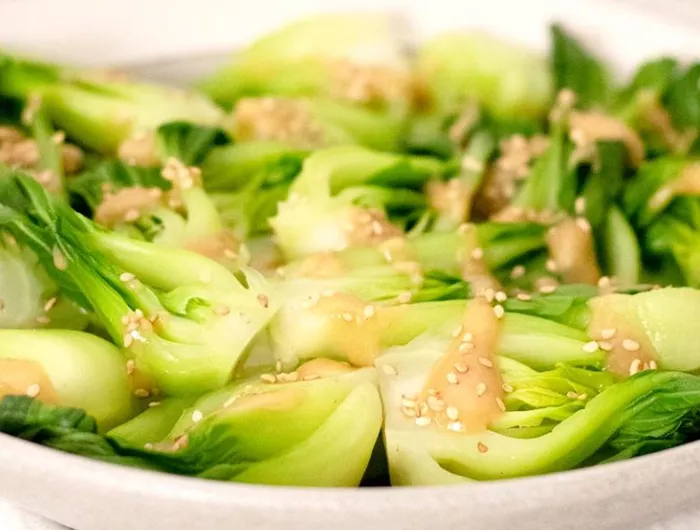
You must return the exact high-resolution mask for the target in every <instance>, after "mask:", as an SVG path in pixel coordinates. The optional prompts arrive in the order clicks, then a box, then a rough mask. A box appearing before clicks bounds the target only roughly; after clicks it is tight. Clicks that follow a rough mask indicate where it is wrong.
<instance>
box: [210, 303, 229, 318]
mask: <svg viewBox="0 0 700 530" xmlns="http://www.w3.org/2000/svg"><path fill="white" fill-rule="evenodd" d="M212 310H213V311H214V314H215V315H218V316H220V317H223V316H226V315H228V314H229V313H230V312H231V308H230V307H229V306H227V305H224V304H217V305H215V306H214V308H213V309H212Z"/></svg>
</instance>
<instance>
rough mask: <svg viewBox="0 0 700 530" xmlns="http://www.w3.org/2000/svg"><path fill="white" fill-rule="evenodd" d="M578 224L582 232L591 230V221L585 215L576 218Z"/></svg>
mask: <svg viewBox="0 0 700 530" xmlns="http://www.w3.org/2000/svg"><path fill="white" fill-rule="evenodd" d="M576 226H578V227H579V229H580V230H581V231H582V232H590V231H591V223H589V222H588V219H586V218H585V217H577V218H576Z"/></svg>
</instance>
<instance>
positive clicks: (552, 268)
mask: <svg viewBox="0 0 700 530" xmlns="http://www.w3.org/2000/svg"><path fill="white" fill-rule="evenodd" d="M545 268H546V269H547V270H548V271H549V272H557V270H558V269H559V267H558V266H557V262H556V261H554V260H553V259H548V260H547V263H546V264H545Z"/></svg>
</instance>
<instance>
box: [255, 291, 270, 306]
mask: <svg viewBox="0 0 700 530" xmlns="http://www.w3.org/2000/svg"><path fill="white" fill-rule="evenodd" d="M258 302H259V303H260V305H261V306H263V307H264V308H267V307H268V306H269V305H270V299H269V298H268V297H267V296H266V295H264V294H259V295H258Z"/></svg>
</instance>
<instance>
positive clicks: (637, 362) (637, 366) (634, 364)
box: [630, 359, 642, 375]
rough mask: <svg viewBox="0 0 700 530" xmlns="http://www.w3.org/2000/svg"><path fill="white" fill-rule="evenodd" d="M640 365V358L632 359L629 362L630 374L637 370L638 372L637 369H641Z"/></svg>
mask: <svg viewBox="0 0 700 530" xmlns="http://www.w3.org/2000/svg"><path fill="white" fill-rule="evenodd" d="M641 366H642V361H641V360H639V359H635V360H634V361H632V362H631V363H630V375H634V374H636V373H637V372H639V370H640V369H641Z"/></svg>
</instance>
